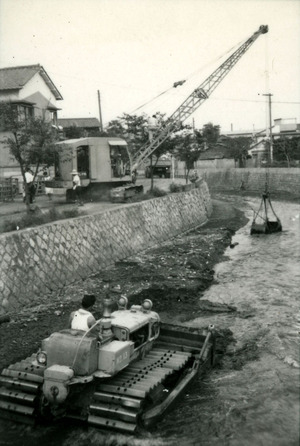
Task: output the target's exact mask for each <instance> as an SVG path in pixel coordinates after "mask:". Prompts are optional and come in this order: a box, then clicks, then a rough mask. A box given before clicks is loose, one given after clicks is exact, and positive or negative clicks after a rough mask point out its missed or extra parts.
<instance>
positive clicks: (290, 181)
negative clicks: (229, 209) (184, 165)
mask: <svg viewBox="0 0 300 446" xmlns="http://www.w3.org/2000/svg"><path fill="white" fill-rule="evenodd" d="M198 172H199V174H200V175H201V177H202V178H203V179H204V180H205V181H206V182H207V184H208V187H209V189H211V190H238V189H241V187H242V188H244V189H245V190H249V191H263V190H264V187H265V183H266V180H267V179H268V184H269V190H270V191H272V192H289V193H292V194H294V195H299V196H300V169H299V168H290V169H288V168H280V169H279V168H272V169H264V168H259V169H258V168H257V169H227V170H224V169H222V170H221V169H209V170H202V169H199V170H198Z"/></svg>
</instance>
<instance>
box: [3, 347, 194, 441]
mask: <svg viewBox="0 0 300 446" xmlns="http://www.w3.org/2000/svg"><path fill="white" fill-rule="evenodd" d="M190 356H191V353H189V352H182V351H176V350H170V349H164V348H153V349H152V350H151V351H150V352H149V353H148V354H147V355H146V356H145V357H144V358H143V359H140V360H138V361H136V362H134V363H132V364H131V365H129V366H128V367H126V368H125V369H124V370H123V371H121V372H119V373H118V374H117V375H116V376H114V377H113V378H108V379H105V380H100V379H97V380H96V391H95V392H94V394H93V396H92V400H91V403H90V405H89V408H88V414H89V415H88V417H87V422H88V424H89V425H91V426H96V427H100V428H111V429H115V430H120V431H126V432H131V433H133V432H135V431H136V429H137V428H138V426H139V418H140V414H141V413H142V411H143V407H144V405H145V402H146V401H151V400H152V399H153V398H155V394H156V392H158V393H159V391H160V392H161V391H162V389H163V387H160V386H162V385H163V383H164V381H165V379H166V378H167V377H168V376H170V375H172V374H173V373H175V372H177V371H180V370H181V369H182V368H183V367H184V366H185V364H186V363H187V361H188V360H189V358H190ZM34 360H35V354H34V355H32V356H30V357H28V358H26V359H25V360H23V361H20V362H16V363H15V364H12V365H10V366H9V367H7V368H5V369H4V370H3V371H2V373H1V375H0V386H1V387H0V416H1V417H2V418H6V419H9V420H12V421H20V422H22V423H26V424H34V423H35V421H36V419H37V418H38V416H39V415H40V413H39V411H40V398H41V395H42V385H43V381H44V378H43V375H44V370H45V367H43V366H35V365H32V362H33V361H34ZM67 416H68V415H67ZM68 417H69V418H74V419H76V416H74V417H73V416H72V415H70V416H68Z"/></svg>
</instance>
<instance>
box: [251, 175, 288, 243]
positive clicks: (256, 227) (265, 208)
mask: <svg viewBox="0 0 300 446" xmlns="http://www.w3.org/2000/svg"><path fill="white" fill-rule="evenodd" d="M271 213H272V214H273V218H272V219H271V218H270V214H271ZM274 217H275V218H274ZM257 220H259V221H258V222H257ZM281 231H282V224H281V221H280V219H279V218H278V216H277V215H276V213H275V211H274V209H273V206H272V203H271V199H270V192H269V188H268V182H266V184H265V191H264V192H263V194H262V198H261V202H260V206H259V208H258V211H254V217H253V221H252V224H251V229H250V234H251V235H253V234H272V233H274V232H281Z"/></svg>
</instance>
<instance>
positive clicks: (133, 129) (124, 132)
mask: <svg viewBox="0 0 300 446" xmlns="http://www.w3.org/2000/svg"><path fill="white" fill-rule="evenodd" d="M155 118H156V124H157V125H156V127H157V128H156V129H155V128H154V129H152V130H153V131H151V130H150V129H149V117H148V116H147V115H141V116H137V115H129V114H126V113H124V114H123V115H122V116H121V117H119V118H118V119H115V120H113V121H110V122H109V124H108V126H107V127H106V132H107V133H108V134H109V135H111V136H117V137H122V138H124V139H125V140H126V141H127V144H128V149H129V153H130V155H131V157H134V156H135V155H136V154H137V153H138V152H139V150H140V149H141V148H142V147H143V146H144V145H145V144H147V143H148V142H150V139H151V138H152V137H153V138H155V136H156V135H157V134H158V132H160V131H161V129H162V128H163V126H164V125H165V119H164V115H163V114H161V113H159V112H157V113H156V115H155ZM173 147H174V142H173V141H172V140H171V138H168V139H167V140H166V141H164V142H163V143H162V144H161V145H160V146H159V147H158V148H157V149H156V150H155V151H154V152H153V153H152V155H151V157H150V163H152V161H153V159H154V163H155V164H154V166H155V165H156V164H157V163H158V161H159V158H160V157H161V156H162V155H163V154H165V153H167V152H169V151H171V150H172V149H173ZM152 156H153V158H152ZM151 166H152V164H151ZM152 189H153V174H152V169H151V190H152Z"/></svg>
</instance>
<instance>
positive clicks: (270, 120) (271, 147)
mask: <svg viewBox="0 0 300 446" xmlns="http://www.w3.org/2000/svg"><path fill="white" fill-rule="evenodd" d="M263 96H268V98H269V101H268V104H269V129H270V130H269V131H270V133H269V138H270V162H271V164H272V163H273V139H272V101H271V96H273V95H272V94H271V93H266V94H263Z"/></svg>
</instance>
